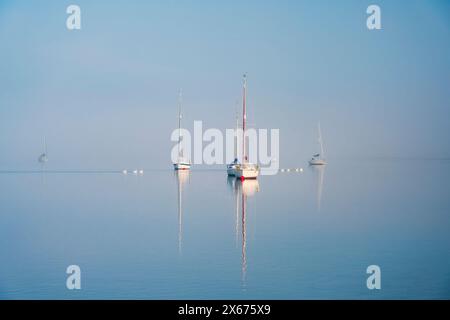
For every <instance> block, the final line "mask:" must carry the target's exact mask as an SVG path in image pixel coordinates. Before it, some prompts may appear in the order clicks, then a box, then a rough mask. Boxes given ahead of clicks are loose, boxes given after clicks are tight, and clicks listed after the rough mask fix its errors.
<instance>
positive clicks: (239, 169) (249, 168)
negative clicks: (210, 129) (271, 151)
mask: <svg viewBox="0 0 450 320" xmlns="http://www.w3.org/2000/svg"><path fill="white" fill-rule="evenodd" d="M246 91H247V77H246V75H245V74H244V85H243V95H242V109H243V111H242V163H241V164H237V165H236V169H235V172H236V174H235V175H236V178H238V179H241V180H245V179H257V178H258V175H259V166H258V165H257V164H254V163H249V162H248V155H247V153H246V148H245V125H246V121H247V110H246V105H245V104H246V94H247V92H246Z"/></svg>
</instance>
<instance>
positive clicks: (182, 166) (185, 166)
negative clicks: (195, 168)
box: [173, 162, 191, 171]
mask: <svg viewBox="0 0 450 320" xmlns="http://www.w3.org/2000/svg"><path fill="white" fill-rule="evenodd" d="M173 168H174V169H175V170H177V171H178V170H189V169H191V164H190V163H181V162H180V163H174V164H173Z"/></svg>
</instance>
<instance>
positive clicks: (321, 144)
mask: <svg viewBox="0 0 450 320" xmlns="http://www.w3.org/2000/svg"><path fill="white" fill-rule="evenodd" d="M318 128H319V144H320V157H321V158H322V159H324V158H325V154H324V152H323V142H322V130H320V122H319V124H318Z"/></svg>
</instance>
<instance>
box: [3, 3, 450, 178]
mask: <svg viewBox="0 0 450 320" xmlns="http://www.w3.org/2000/svg"><path fill="white" fill-rule="evenodd" d="M373 3H376V4H378V5H379V6H380V7H381V13H382V30H380V31H369V30H368V29H367V27H366V19H367V14H366V8H367V7H368V5H370V4H373ZM70 4H78V5H79V6H80V7H81V20H82V22H81V23H82V29H81V30H79V31H69V30H67V28H66V18H67V14H66V12H65V11H66V7H67V6H68V5H70ZM449 39H450V2H448V1H432V0H430V1H420V0H417V1H372V0H371V1H364V0H355V1H220V2H219V1H129V0H127V1H97V0H96V1H93V0H89V1H81V0H76V1H5V0H0V150H1V151H0V170H9V169H36V168H37V167H38V164H37V157H38V156H39V154H40V152H42V149H43V138H44V136H45V137H46V139H47V142H48V151H49V158H50V161H49V163H48V167H49V169H122V168H135V167H136V168H137V167H143V168H151V167H155V168H168V167H170V165H171V161H170V150H171V148H172V146H173V143H172V142H171V141H170V134H171V132H172V130H173V129H174V128H175V127H176V125H177V94H178V90H179V88H183V92H184V110H185V112H184V113H185V117H184V119H183V120H184V126H185V127H187V128H192V125H193V121H194V120H203V123H204V126H206V127H214V128H220V129H225V128H232V127H233V126H234V117H235V104H236V101H237V100H240V94H241V77H242V74H243V73H244V72H246V73H247V74H248V106H249V122H250V123H251V124H252V125H253V126H256V127H258V128H269V129H270V128H279V129H280V139H281V141H280V142H281V146H280V148H281V154H280V162H281V165H282V166H284V167H293V166H298V165H303V166H304V165H305V163H306V161H307V160H308V158H309V157H310V155H311V154H312V153H314V152H315V151H316V150H317V147H316V145H315V142H316V139H317V138H316V126H317V122H318V121H319V120H320V122H321V124H322V131H323V137H324V141H325V148H326V152H327V154H328V157H329V158H330V159H332V158H336V159H337V158H343V157H398V156H401V157H449V156H450V139H449V137H450V41H449Z"/></svg>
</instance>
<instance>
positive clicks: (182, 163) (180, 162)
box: [173, 90, 191, 170]
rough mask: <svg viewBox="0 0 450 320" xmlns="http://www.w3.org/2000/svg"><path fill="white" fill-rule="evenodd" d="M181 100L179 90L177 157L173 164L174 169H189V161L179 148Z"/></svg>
mask: <svg viewBox="0 0 450 320" xmlns="http://www.w3.org/2000/svg"><path fill="white" fill-rule="evenodd" d="M181 102H182V92H181V90H180V95H179V100H178V159H177V162H175V163H174V164H173V168H174V169H175V170H189V169H190V168H191V163H190V161H189V160H188V159H186V158H184V156H183V151H184V150H183V149H182V148H181V118H182V114H181Z"/></svg>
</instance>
